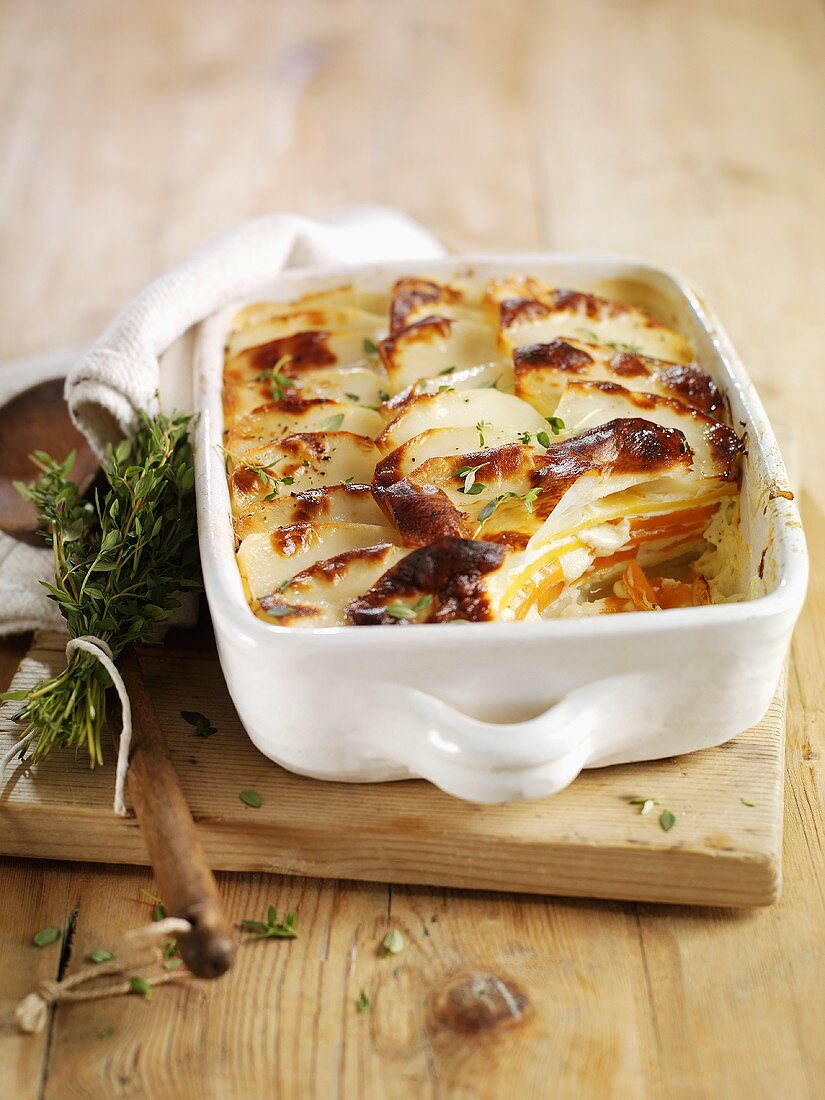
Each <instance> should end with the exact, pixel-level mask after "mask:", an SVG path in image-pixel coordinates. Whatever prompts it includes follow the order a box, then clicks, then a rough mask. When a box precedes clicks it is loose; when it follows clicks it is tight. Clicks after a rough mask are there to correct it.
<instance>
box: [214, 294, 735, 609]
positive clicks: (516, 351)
mask: <svg viewBox="0 0 825 1100" xmlns="http://www.w3.org/2000/svg"><path fill="white" fill-rule="evenodd" d="M223 402H224V415H225V426H226V433H225V455H226V460H227V469H228V476H229V493H230V498H231V503H232V512H233V519H234V527H235V535H236V541H237V560H238V566H239V568H240V571H241V575H242V577H243V581H244V585H245V588H246V592H247V596H248V598H249V602H250V606H251V607H252V609H253V611H254V612H255V614H257V615H259V616H260V617H261V618H263V619H265V620H267V621H269V622H273V623H277V624H278V625H281V626H296V627H329V626H342V625H356V626H358V625H368V624H377V623H383V624H395V625H404V624H414V623H425V622H431V623H442V622H455V621H495V620H513V619H534V618H537V617H542V618H550V617H558V616H569V615H581V614H604V613H612V612H619V611H634V610H636V611H653V610H660V609H665V608H673V607H687V606H692V605H696V604H707V603H711V602H713V600H714V599H719V598H727V597H729V596H730V595H731V593H729V592H723V591H721V589H720V586H719V585H717V580H716V574H717V571H718V572H721V570H719V569H718V566H717V564H716V559H718V557H719V554H718V552H717V551H716V550H715V548H716V547H718V546H720V544H721V543H722V542H723V541H724V538H725V533H726V530H728V529H729V527H730V524H731V523H732V522H733V521H734V520H733V517H734V516H735V512H736V505H737V500H738V492H739V471H740V460H741V452H742V443H741V441H740V439H739V438H738V437H737V435H736V434H735V433H734V431H733V430H732V429H731V427H730V426H729V425H728V424H727V423H725V420H726V417H727V402H726V400H725V397H724V395H723V394H722V393H720V391H719V389H718V388H717V386H716V385H715V383H714V382H713V380H712V378H711V377H710V375H708V374H707V373H706V372H705V371H704V370H702V369H701V368H700V367H699V366H697V365H696V364H695V363H694V362H693V361H692V351H691V348H690V346H689V344H688V343H687V341H686V340H685V339H684V338H683V337H682V336H680V335H679V333H678V332H675V331H673V330H671V329H670V328H667V327H665V326H664V325H662V324H660V323H659V322H658V321H656V320H654V318H653V317H651V316H650V315H648V314H647V313H645V312H643V311H642V310H641V309H638V308H636V307H635V306H632V305H625V304H622V303H620V302H615V301H612V300H608V299H605V298H599V297H596V296H594V295H592V294H585V293H580V292H578V291H575V290H565V289H559V288H555V287H551V286H547V285H545V284H544V283H542V282H540V281H539V280H537V279H534V278H530V277H523V276H514V277H509V278H503V279H495V280H493V281H491V282H489V283H488V284H487V285H486V286H474V285H473V284H472V283H471V282H469V281H468V282H466V283H465V282H462V281H456V280H453V281H451V282H449V283H437V282H433V281H430V280H428V279H421V278H404V279H400V280H399V281H398V282H397V283H396V284H395V286H394V287H393V289H392V291H391V293H390V294H389V296H387V295H386V294H383V295H382V294H378V293H374V292H372V291H370V290H368V289H366V288H359V287H358V286H357V285H356V286H349V287H343V288H340V289H336V290H330V291H325V292H322V293H319V294H313V295H308V296H305V297H303V298H301V299H300V300H299V301H296V302H289V303H286V304H283V303H277V304H272V303H268V302H267V303H261V304H256V305H252V306H249V307H248V308H246V309H244V310H243V311H242V312H241V313H239V314H238V315H237V317H236V318H235V319H234V322H233V326H232V331H231V334H230V336H229V339H228V342H227V348H226V365H225V373H224V390H223Z"/></svg>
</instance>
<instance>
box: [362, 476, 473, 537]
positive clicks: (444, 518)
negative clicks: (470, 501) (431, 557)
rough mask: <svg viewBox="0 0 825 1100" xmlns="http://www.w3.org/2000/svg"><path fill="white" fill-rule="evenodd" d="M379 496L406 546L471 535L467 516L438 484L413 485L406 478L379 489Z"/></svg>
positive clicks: (381, 504)
mask: <svg viewBox="0 0 825 1100" xmlns="http://www.w3.org/2000/svg"><path fill="white" fill-rule="evenodd" d="M375 499H376V500H377V502H378V504H379V506H380V507H381V509H382V511H383V512H384V513H385V514H386V515H387V517H388V519H389V520H390V521H391V522H392V523H394V524H395V526H396V527H397V528H398V531H399V533H400V534H401V538H402V539H403V541H404V545H405V546H426V545H427V543H431V542H435V541H436V539H440V538H467V537H468V536H469V534H470V532H469V531H468V529H467V526H466V524H465V516H464V515H463V514H462V513H461V512H459V511H458V509H457V508H456V507H455V505H454V504H453V503H452V502H451V500H450V499H449V497H448V496H447V494H446V493H445V492H443V490H441V489H439V488H438V487H437V486H435V485H411V484H410V482H409V481H407V480H406V479H404V480H402V481H397V482H396V483H395V484H394V485H390V486H387V487H386V488H381V489H376V492H375Z"/></svg>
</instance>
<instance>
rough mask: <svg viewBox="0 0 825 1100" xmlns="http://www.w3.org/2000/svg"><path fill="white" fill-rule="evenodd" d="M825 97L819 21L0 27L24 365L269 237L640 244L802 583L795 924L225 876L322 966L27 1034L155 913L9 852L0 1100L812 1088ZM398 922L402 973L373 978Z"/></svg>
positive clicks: (251, 959)
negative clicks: (741, 442)
mask: <svg viewBox="0 0 825 1100" xmlns="http://www.w3.org/2000/svg"><path fill="white" fill-rule="evenodd" d="M824 103H825V15H824V14H823V7H822V5H821V3H819V2H818V0H751V2H748V0H694V2H692V3H690V4H684V3H681V2H679V0H659V2H653V0H582V2H581V3H577V4H570V3H562V2H561V0H559V2H544V3H542V2H540V0H509V2H505V0H500V2H496V0H452V2H451V3H449V4H445V3H442V2H439V0H336V2H332V0H329V2H323V0H301V2H300V3H297V2H295V3H292V2H287V0H280V2H277V3H267V2H264V0H236V2H234V3H232V4H223V3H219V2H217V0H207V2H205V3H196V2H195V0H176V2H174V3H170V2H169V0H123V2H121V3H118V4H109V3H106V2H105V0H75V2H73V3H68V2H60V0H39V2H35V3H32V2H26V0H5V2H4V3H3V4H2V6H0V149H2V154H3V155H2V157H0V209H2V212H3V214H4V217H3V218H2V219H0V300H2V302H3V305H4V313H3V316H4V321H5V323H4V325H3V326H2V338H1V342H0V352H2V355H3V356H4V357H9V358H10V357H13V356H18V355H22V354H25V353H27V352H37V351H48V350H51V349H52V348H54V347H59V346H66V345H69V346H71V345H78V344H81V345H82V344H83V342H84V341H87V340H89V339H91V338H92V337H93V336H94V335H96V333H97V332H98V330H99V329H101V328H102V327H103V326H104V325H105V324H106V323H107V322H108V321H109V319H110V318H111V316H112V314H113V313H114V312H115V311H116V310H117V308H118V307H119V306H120V305H121V304H122V303H123V301H124V300H125V299H126V298H128V297H129V296H130V295H131V294H132V293H133V292H135V291H136V290H138V289H139V288H140V287H141V286H142V285H143V284H144V283H145V282H146V281H147V280H148V279H149V278H150V277H151V276H152V275H154V274H156V273H158V272H159V271H160V270H162V269H163V268H164V267H165V266H167V265H168V264H170V263H172V262H174V261H175V260H176V259H177V258H178V257H180V256H181V255H182V254H183V253H184V252H185V251H186V250H187V249H188V248H190V247H192V246H193V245H195V244H197V243H198V242H199V241H201V240H202V239H204V238H205V237H206V236H208V235H210V234H211V233H213V232H215V231H217V230H219V229H222V228H224V227H226V226H229V225H231V224H232V223H234V222H236V221H238V220H240V219H241V218H245V217H249V216H251V215H255V214H260V213H265V212H268V211H271V210H277V209H292V210H298V211H300V212H304V213H308V214H312V213H315V212H318V211H320V210H322V209H325V208H328V207H330V206H333V205H341V204H345V203H348V202H353V201H367V202H376V201H381V202H389V203H393V204H396V205H399V206H401V207H403V208H405V209H406V210H407V211H408V212H409V213H410V214H412V215H413V216H415V217H418V218H420V219H422V220H423V221H425V222H426V223H427V224H428V225H429V226H430V227H431V228H432V229H433V230H434V231H435V232H436V233H437V234H439V235H441V237H442V238H443V239H444V241H445V242H446V243H447V245H448V246H450V247H452V248H455V249H471V248H489V249H497V248H500V249H504V248H531V247H542V248H559V249H602V250H619V251H621V250H625V251H627V252H631V253H634V254H637V255H641V256H643V257H645V258H647V259H650V260H652V261H654V262H658V263H661V264H664V265H665V266H670V267H675V268H676V269H678V270H681V271H684V272H685V273H686V274H687V275H688V276H689V277H690V278H691V279H692V280H694V281H696V282H697V283H698V284H699V285H700V286H701V287H702V288H703V290H704V292H705V293H706V295H707V296H708V298H709V300H710V301H712V302H713V303H714V305H715V306H716V307H717V309H718V311H719V313H720V315H721V317H722V319H723V322H724V324H725V325H726V327H727V328H728V330H729V332H730V334H731V336H732V337H733V340H734V342H735V344H736V345H737V347H738V349H739V351H740V352H741V354H742V357H743V359H744V361H745V363H746V364H747V366H748V368H749V370H750V371H751V373H752V375H753V377H754V378H755V380H756V382H757V384H758V386H759V389H760V392H761V394H762V396H763V398H764V401H765V403H766V406H767V407H768V410H769V413H770V414H771V416H772V417H773V418H774V420H775V421H776V422H777V426H778V427H779V428H780V430H783V429H784V432H785V438H786V439H787V440H788V443H787V445H786V450H787V453H788V457H789V458H790V459H791V461H792V462H793V459H794V453H795V454H796V456H797V460H796V462H795V463H794V464H795V466H796V469H797V470H798V471H800V475H799V476H800V485H801V504H802V510H803V518H804V520H805V524H806V530H807V534H808V537H809V540H810V543H811V550H812V559H813V562H814V571H813V577H812V583H811V591H810V596H809V600H808V604H807V606H806V609H805V611H804V613H803V616H802V619H801V621H800V624H799V628H798V630H797V633H796V637H795V641H794V647H793V657H792V663H791V667H790V676H789V709H788V741H787V762H786V819H785V841H784V879H785V886H784V892H783V896H782V898H781V900H780V901H779V902H778V903H777V904H776V905H774V906H771V907H770V908H767V909H763V910H758V911H751V912H734V911H723V910H719V909H710V908H704V909H701V908H700V909H697V908H681V907H678V906H658V907H653V906H644V905H640V904H635V903H634V904H631V903H622V902H613V901H603V902H597V901H565V900H548V899H539V898H531V897H515V896H512V895H499V894H491V893H483V892H476V893H472V892H456V891H452V890H449V889H433V888H428V887H415V886H407V887H399V886H393V887H388V886H381V885H353V884H352V883H342V882H340V881H332V880H331V881H320V882H319V881H310V880H307V879H297V878H289V877H278V876H273V875H268V874H264V873H254V874H251V873H245V874H231V873H222V874H221V875H219V885H220V887H221V889H222V892H223V895H224V897H225V899H226V902H227V906H228V908H229V910H230V912H231V913H232V914H233V915H234V916H236V917H242V916H251V917H260V916H262V915H263V911H264V910H265V908H266V905H267V904H269V903H274V904H277V906H278V908H279V911H286V910H287V909H290V908H297V909H298V912H299V930H300V933H301V935H300V938H299V939H298V940H296V941H294V942H291V943H286V942H277V941H271V942H265V943H260V944H256V945H254V946H249V947H243V948H242V949H241V952H240V956H239V960H238V966H237V970H235V971H233V973H232V975H231V976H230V977H229V978H227V979H225V980H222V981H221V982H219V983H214V984H212V985H210V986H208V987H207V986H206V984H198V985H193V986H191V987H190V988H187V989H172V988H167V989H164V990H160V991H158V992H157V993H156V995H155V997H154V998H153V1000H152V1001H151V1002H149V1003H147V1002H145V1001H144V1000H143V999H142V998H137V997H134V998H125V999H122V1000H119V1001H104V1002H100V1003H97V1004H86V1005H75V1006H70V1007H68V1008H60V1009H58V1010H57V1011H56V1012H54V1013H53V1015H52V1018H51V1020H50V1025H49V1028H48V1030H47V1032H46V1033H44V1034H43V1035H41V1036H38V1037H26V1038H22V1037H19V1036H17V1035H16V1034H15V1033H14V1032H13V1031H12V1029H11V1026H10V1024H9V1022H8V1019H9V1018H8V1013H7V1011H6V1009H7V1008H8V1007H10V1006H11V1004H12V1003H14V1001H15V1000H17V999H18V998H19V997H20V996H22V995H23V994H24V993H26V992H28V991H29V989H30V988H31V987H32V985H33V983H35V982H36V981H37V980H40V979H42V978H46V977H54V976H55V975H56V974H57V973H58V972H62V971H65V970H68V971H72V970H73V969H74V968H76V967H77V966H78V965H80V963H81V960H82V959H83V956H84V955H85V953H86V952H88V951H89V950H92V949H94V948H99V947H114V946H115V945H116V944H117V943H118V941H119V937H120V935H121V934H122V932H123V930H124V929H126V928H128V927H131V926H132V925H134V924H135V923H137V922H139V921H141V920H143V919H145V917H146V915H147V913H148V906H147V905H146V903H145V900H141V898H142V895H140V894H139V889H140V888H141V887H143V888H146V889H151V888H152V883H151V879H150V876H149V875H148V873H147V872H145V871H143V870H140V869H135V868H125V867H111V868H100V867H94V866H90V865H85V864H68V863H44V862H37V861H26V860H22V859H9V860H7V861H5V863H4V865H3V870H2V879H1V880H0V898H2V902H3V904H2V905H0V936H2V941H1V942H2V955H3V962H4V966H3V981H2V983H0V997H2V1002H3V1004H2V1008H3V1010H4V1011H3V1015H2V1017H0V1025H1V1026H2V1028H3V1030H2V1032H1V1033H0V1043H1V1044H2V1050H0V1082H1V1083H2V1084H1V1085H0V1091H2V1095H3V1096H6V1095H8V1096H11V1097H14V1098H15V1100H16V1098H21V1100H30V1098H35V1097H45V1098H48V1100H64V1098H66V1097H73V1096H83V1097H95V1098H97V1097H100V1098H104V1097H106V1098H108V1097H123V1098H127V1097H128V1098H143V1097H151V1098H153V1100H167V1098H168V1100H179V1098H189V1097H192V1098H197V1100H211V1098H217V1100H224V1098H232V1100H234V1098H244V1100H245V1098H247V1097H249V1098H257V1097H270V1096H275V1097H319V1098H323V1100H326V1098H328V1097H345V1098H349V1097H356V1096H357V1097H370V1098H372V1097H376V1098H384V1097H389V1098H393V1097H409V1096H415V1097H416V1098H419V1097H420V1098H423V1097H460V1098H462V1100H465V1098H470V1097H484V1098H487V1097H493V1098H497V1097H509V1096H519V1097H522V1096H525V1097H533V1096H552V1097H575V1098H579V1097H612V1096H622V1097H639V1098H644V1100H646V1098H648V1097H650V1098H654V1097H655V1098H658V1097H668V1098H669V1100H673V1098H683V1097H684V1098H690V1100H692V1098H694V1097H713V1098H716V1097H718V1096H725V1097H739V1096H742V1097H749V1098H750V1097H766V1098H767V1097H770V1098H773V1097H777V1096H783V1097H784V1096H794V1097H818V1096H821V1095H822V1081H823V1080H825V1044H823V1042H822V1020H823V1018H825V980H824V979H825V874H824V873H823V838H825V825H824V824H823V782H822V753H823V750H825V725H823V714H825V686H824V685H825V678H823V654H825V634H824V632H823V625H822V624H823V622H825V618H823V612H824V611H825V583H823V573H822V569H821V567H820V566H818V565H817V562H818V561H820V560H821V558H822V554H823V552H825V512H823V509H825V479H823V478H822V476H821V470H822V469H823V468H825V433H823V432H822V429H821V426H820V424H819V419H820V416H821V413H822V410H823V407H825V402H824V400H823V399H825V371H823V370H822V365H821V345H822V334H823V323H822V302H823V301H825V269H824V268H823V264H822V257H823V255H825V217H823V214H825V149H824V148H823V104H824ZM21 652H22V647H21V645H19V644H17V643H14V644H13V645H11V646H10V647H4V648H3V650H2V656H0V661H1V662H2V665H1V666H0V669H2V670H3V671H5V672H6V673H10V671H11V670H12V669H13V667H14V666H15V665H16V661H17V659H18V658H19V655H20V654H21ZM434 918H435V919H434ZM45 925H59V926H61V927H65V928H67V929H68V930H69V931H70V933H71V935H70V936H69V938H68V940H67V941H64V942H65V946H64V947H63V949H61V947H60V946H58V945H53V946H51V947H46V948H43V949H39V950H38V949H37V948H34V947H32V946H31V936H32V933H33V932H34V931H35V930H36V929H38V928H40V927H42V926H45ZM390 926H394V927H398V928H400V929H402V930H403V931H404V932H405V934H406V935H407V937H408V946H407V949H406V950H405V951H404V952H403V954H401V955H400V956H397V957H392V958H386V957H383V956H382V954H381V952H380V950H379V945H380V942H381V939H382V937H383V935H384V934H385V932H386V930H387V928H388V927H390ZM425 929H426V932H427V933H429V934H425ZM362 990H363V991H364V993H365V994H366V995H367V997H368V998H369V999H370V1002H371V1006H370V1009H369V1010H368V1011H365V1012H360V1013H359V1012H358V1010H357V1007H356V1000H357V998H358V996H359V993H360V992H361V991H362ZM112 1028H113V1029H114V1033H113V1034H111V1035H109V1036H108V1038H100V1037H99V1036H100V1035H101V1034H105V1033H106V1032H107V1031H109V1030H110V1029H112Z"/></svg>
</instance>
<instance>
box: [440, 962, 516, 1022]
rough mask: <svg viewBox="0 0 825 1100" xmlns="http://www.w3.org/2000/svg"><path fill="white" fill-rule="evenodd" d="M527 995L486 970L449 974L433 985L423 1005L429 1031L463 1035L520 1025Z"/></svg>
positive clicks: (507, 981)
mask: <svg viewBox="0 0 825 1100" xmlns="http://www.w3.org/2000/svg"><path fill="white" fill-rule="evenodd" d="M528 1004H529V1002H528V999H527V995H526V994H525V993H524V991H523V990H522V989H520V988H519V986H518V985H516V983H515V982H514V981H513V980H512V979H510V978H502V977H499V975H498V974H493V973H491V972H489V971H470V972H469V973H465V974H455V975H451V976H450V977H448V978H447V979H445V980H444V981H443V982H441V983H440V984H439V985H437V986H436V987H435V988H434V989H433V990H432V992H431V993H430V995H429V998H428V1002H427V1009H428V1012H427V1016H428V1024H429V1026H430V1028H431V1029H434V1028H449V1029H450V1030H451V1031H458V1032H461V1033H464V1034H467V1033H473V1032H479V1031H490V1030H492V1029H493V1028H495V1029H501V1028H510V1027H513V1026H514V1025H516V1024H519V1023H521V1021H522V1020H523V1018H524V1016H525V1013H526V1012H527V1009H528Z"/></svg>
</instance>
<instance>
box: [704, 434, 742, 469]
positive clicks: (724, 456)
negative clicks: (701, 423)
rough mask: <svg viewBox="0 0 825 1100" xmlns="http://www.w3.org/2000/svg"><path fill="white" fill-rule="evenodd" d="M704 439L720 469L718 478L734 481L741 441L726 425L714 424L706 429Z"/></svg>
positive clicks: (740, 452) (740, 451)
mask: <svg viewBox="0 0 825 1100" xmlns="http://www.w3.org/2000/svg"><path fill="white" fill-rule="evenodd" d="M705 439H706V440H707V444H708V447H709V448H710V453H711V455H712V456H713V459H714V461H715V462H716V463H717V465H718V466H719V467H721V469H720V471H719V474H718V476H719V477H720V478H721V479H722V480H723V481H736V479H737V478H738V477H739V459H740V457H741V454H742V451H743V446H742V440H741V439H740V438H739V436H738V435H737V434H736V432H735V431H734V430H733V428H729V427H728V426H727V424H714V425H713V426H712V427H711V428H708V429H707V431H706V432H705Z"/></svg>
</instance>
